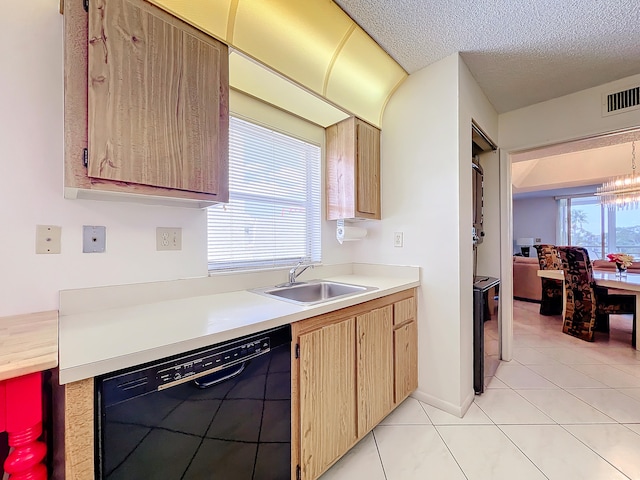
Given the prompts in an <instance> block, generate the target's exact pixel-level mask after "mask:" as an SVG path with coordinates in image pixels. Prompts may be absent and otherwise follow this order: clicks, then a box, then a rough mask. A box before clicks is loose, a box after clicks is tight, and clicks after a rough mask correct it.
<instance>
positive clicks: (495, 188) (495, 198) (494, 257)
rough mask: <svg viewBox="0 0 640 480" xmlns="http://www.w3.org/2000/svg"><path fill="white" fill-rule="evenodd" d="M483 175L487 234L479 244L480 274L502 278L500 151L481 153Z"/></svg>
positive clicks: (484, 223)
mask: <svg viewBox="0 0 640 480" xmlns="http://www.w3.org/2000/svg"><path fill="white" fill-rule="evenodd" d="M480 165H481V166H482V170H483V173H484V176H483V184H484V188H483V190H484V191H483V197H484V201H483V204H484V214H483V227H484V229H485V236H484V239H483V241H482V243H481V244H479V245H478V260H477V262H478V270H477V271H478V275H489V276H491V277H496V278H500V156H499V153H498V151H497V150H496V151H494V152H485V153H482V154H481V155H480Z"/></svg>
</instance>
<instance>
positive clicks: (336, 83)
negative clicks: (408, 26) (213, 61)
mask: <svg viewBox="0 0 640 480" xmlns="http://www.w3.org/2000/svg"><path fill="white" fill-rule="evenodd" d="M150 1H151V3H153V4H155V5H156V6H158V7H160V8H162V9H163V10H166V11H168V12H170V13H172V14H173V15H175V16H177V17H179V18H182V19H183V20H185V21H186V22H188V23H190V24H192V25H194V26H195V27H196V28H198V29H200V30H202V31H204V32H206V33H208V34H210V35H212V36H214V37H216V38H218V39H220V40H221V41H223V42H225V43H226V44H228V45H229V46H230V47H232V48H233V49H235V50H237V51H239V52H242V53H243V54H244V55H246V56H248V57H250V58H253V59H255V60H257V61H258V62H260V63H262V64H264V65H266V66H268V67H269V68H270V69H272V70H274V71H275V72H276V73H277V74H279V75H282V76H284V77H286V78H288V79H290V80H292V81H294V82H295V83H297V84H299V85H301V86H302V87H303V88H306V89H307V90H309V91H310V92H313V93H314V94H316V95H319V96H321V97H322V98H325V99H327V100H328V101H329V103H332V104H334V105H336V106H338V107H340V108H341V109H344V110H346V111H348V112H350V113H351V114H354V115H356V116H358V117H360V118H362V119H363V120H366V121H368V122H370V123H371V124H373V125H375V126H377V127H379V126H380V124H381V122H382V113H383V111H384V107H385V106H386V103H387V101H388V100H389V97H390V96H391V94H392V93H393V92H394V91H395V89H396V88H397V87H398V86H399V85H400V83H402V81H403V80H404V79H405V78H406V77H407V72H406V71H405V70H404V69H403V68H402V67H401V66H400V65H399V64H398V63H397V62H396V61H395V60H393V59H392V58H391V57H390V56H389V55H388V54H387V53H386V52H385V51H384V50H383V49H382V48H381V47H380V46H379V45H378V44H377V43H376V42H375V41H374V40H373V39H372V38H371V37H370V36H369V35H367V33H366V32H364V30H362V28H360V26H359V25H357V24H356V23H355V22H354V21H353V20H352V19H351V18H350V17H349V16H348V15H347V14H346V13H345V12H344V11H343V10H342V9H341V8H340V7H339V6H338V5H337V4H335V3H334V2H332V1H330V0H319V1H318V0H314V1H301V0H297V1H292V0H270V1H269V2H265V1H258V0H215V1H212V0H150Z"/></svg>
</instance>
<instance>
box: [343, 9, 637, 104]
mask: <svg viewBox="0 0 640 480" xmlns="http://www.w3.org/2000/svg"><path fill="white" fill-rule="evenodd" d="M335 1H336V3H337V4H338V5H340V6H341V7H342V8H343V10H344V11H345V12H347V13H348V14H349V15H350V16H351V17H352V18H353V19H354V20H355V21H356V22H357V23H358V24H359V25H360V26H361V27H362V28H363V29H364V30H366V31H367V33H369V35H370V36H371V37H373V39H374V40H376V41H377V42H378V43H379V44H380V46H382V48H384V49H385V50H386V51H387V52H388V53H389V54H390V55H391V56H392V57H393V58H394V59H395V60H396V61H397V62H398V63H399V64H400V65H401V66H402V67H403V68H404V69H405V70H406V71H407V72H409V73H413V72H415V71H417V70H420V69H421V68H423V67H425V66H427V65H429V64H431V63H434V62H436V61H438V60H440V59H442V58H445V57H447V56H448V55H450V54H452V53H454V52H460V55H461V57H462V58H463V60H464V62H465V63H466V65H467V66H468V67H469V69H470V70H471V72H472V74H473V76H474V77H475V79H476V80H477V82H478V84H479V85H480V87H481V88H482V90H483V91H484V92H485V94H486V95H487V97H488V98H489V100H490V101H491V103H492V104H493V106H494V107H495V109H496V110H497V111H498V113H503V112H507V111H510V110H514V109H517V108H520V107H524V106H527V105H532V104H534V103H538V102H542V101H545V100H549V99H551V98H556V97H560V96H562V95H566V94H569V93H573V92H576V91H579V90H583V89H585V88H590V87H594V86H597V85H601V84H603V83H607V82H610V81H613V80H617V79H620V78H623V77H627V76H629V75H634V74H638V73H640V1H639V0H335Z"/></svg>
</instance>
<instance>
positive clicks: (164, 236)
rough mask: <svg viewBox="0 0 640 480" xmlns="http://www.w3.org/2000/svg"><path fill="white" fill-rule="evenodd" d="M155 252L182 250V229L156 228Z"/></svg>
mask: <svg viewBox="0 0 640 480" xmlns="http://www.w3.org/2000/svg"><path fill="white" fill-rule="evenodd" d="M156 250H182V228H179V227H158V228H156Z"/></svg>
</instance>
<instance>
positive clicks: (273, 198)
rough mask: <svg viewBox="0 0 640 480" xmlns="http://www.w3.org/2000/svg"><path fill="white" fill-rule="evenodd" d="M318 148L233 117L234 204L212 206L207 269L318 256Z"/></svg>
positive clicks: (231, 201)
mask: <svg viewBox="0 0 640 480" xmlns="http://www.w3.org/2000/svg"><path fill="white" fill-rule="evenodd" d="M320 164H321V162H320V147H319V146H317V145H313V144H310V143H307V142H304V141H302V140H299V139H297V138H293V137H290V136H288V135H284V134H282V133H279V132H276V131H273V130H270V129H268V128H265V127H262V126H259V125H256V124H253V123H250V122H248V121H245V120H242V119H239V118H236V117H230V119H229V203H228V204H226V205H215V206H213V207H209V209H208V212H207V217H208V259H209V270H232V269H243V268H265V267H276V266H280V265H282V266H284V265H291V264H294V263H295V262H297V261H299V260H302V261H305V262H319V261H320V260H321V258H320V255H321V254H320V252H321V248H320V199H321V195H320Z"/></svg>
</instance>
